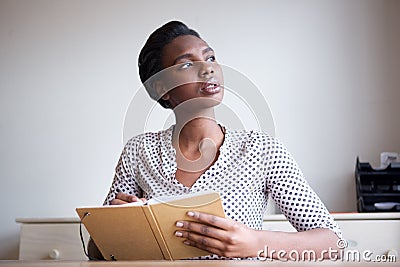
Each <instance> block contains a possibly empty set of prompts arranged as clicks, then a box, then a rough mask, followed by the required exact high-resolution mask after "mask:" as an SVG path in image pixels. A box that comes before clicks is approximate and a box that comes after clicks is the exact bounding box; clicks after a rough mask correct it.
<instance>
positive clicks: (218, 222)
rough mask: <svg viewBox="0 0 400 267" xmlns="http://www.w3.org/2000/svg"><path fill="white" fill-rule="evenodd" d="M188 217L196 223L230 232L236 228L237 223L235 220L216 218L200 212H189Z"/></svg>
mask: <svg viewBox="0 0 400 267" xmlns="http://www.w3.org/2000/svg"><path fill="white" fill-rule="evenodd" d="M187 215H188V216H189V217H191V218H193V219H195V220H196V221H199V222H202V223H205V224H209V225H212V226H215V227H218V228H221V229H225V230H228V229H230V228H231V227H232V226H234V224H235V222H234V221H233V220H230V219H227V218H223V217H219V216H215V215H212V214H209V213H204V212H198V211H189V212H188V213H187Z"/></svg>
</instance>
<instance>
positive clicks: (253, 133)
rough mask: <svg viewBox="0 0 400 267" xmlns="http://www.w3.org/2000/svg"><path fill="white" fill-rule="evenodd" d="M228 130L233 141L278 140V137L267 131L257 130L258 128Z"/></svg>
mask: <svg viewBox="0 0 400 267" xmlns="http://www.w3.org/2000/svg"><path fill="white" fill-rule="evenodd" d="M226 132H227V133H228V134H229V136H230V138H231V139H232V140H233V141H240V142H246V143H254V142H256V143H259V142H265V143H273V142H277V139H276V138H275V137H274V136H272V135H270V134H269V133H266V132H264V131H261V130H257V129H251V130H235V129H227V131H226Z"/></svg>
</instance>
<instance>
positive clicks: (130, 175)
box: [103, 139, 143, 205]
mask: <svg viewBox="0 0 400 267" xmlns="http://www.w3.org/2000/svg"><path fill="white" fill-rule="evenodd" d="M136 142H137V141H136V140H135V139H131V140H130V141H129V142H128V143H127V144H126V145H125V147H124V149H123V150H122V153H121V156H120V157H119V160H118V163H117V166H116V167H115V175H114V180H113V182H112V184H111V187H110V190H109V192H108V195H107V197H106V199H105V201H104V203H103V205H110V203H111V201H112V200H113V199H114V198H115V197H116V195H117V194H118V192H122V193H126V194H130V195H135V196H137V197H142V195H143V192H142V190H141V188H140V186H139V184H138V183H137V181H136V175H135V174H136V158H137V155H136V154H137V153H136V149H135V148H136V147H137V146H136Z"/></svg>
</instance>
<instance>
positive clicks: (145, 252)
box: [76, 192, 225, 260]
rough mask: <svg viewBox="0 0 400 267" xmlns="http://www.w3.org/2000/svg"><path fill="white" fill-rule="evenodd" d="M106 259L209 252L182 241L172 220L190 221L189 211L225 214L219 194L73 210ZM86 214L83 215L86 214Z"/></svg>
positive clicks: (180, 256)
mask: <svg viewBox="0 0 400 267" xmlns="http://www.w3.org/2000/svg"><path fill="white" fill-rule="evenodd" d="M76 211H77V213H78V215H79V217H80V218H81V220H82V223H83V224H84V225H85V227H86V229H87V230H88V232H89V234H90V235H91V237H92V239H93V240H94V242H95V243H96V245H97V246H98V248H99V250H100V252H101V253H102V255H103V257H104V258H105V259H106V260H160V259H166V260H176V259H186V258H193V257H199V256H205V255H209V254H210V253H209V252H207V251H204V250H201V249H198V248H195V247H191V246H187V245H185V244H183V240H182V239H181V238H177V237H176V236H175V231H176V230H177V228H176V227H175V223H176V222H177V221H179V220H193V219H192V218H190V217H188V216H187V215H186V213H187V212H188V211H202V212H206V213H210V214H213V215H217V216H221V217H225V214H224V211H223V207H222V203H221V199H220V195H219V193H216V192H202V193H195V194H188V195H179V196H172V197H163V198H158V199H156V198H155V199H151V200H149V201H148V202H147V203H145V204H143V203H141V202H135V203H129V204H125V205H112V206H100V207H81V208H77V209H76ZM85 214H86V215H85Z"/></svg>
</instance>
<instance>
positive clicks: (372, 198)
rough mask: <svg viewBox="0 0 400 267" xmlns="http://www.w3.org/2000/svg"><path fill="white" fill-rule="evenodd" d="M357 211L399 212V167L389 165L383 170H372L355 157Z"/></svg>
mask: <svg viewBox="0 0 400 267" xmlns="http://www.w3.org/2000/svg"><path fill="white" fill-rule="evenodd" d="M355 178H356V191H357V210H358V211H359V212H399V211H400V166H399V165H398V164H391V165H389V166H388V167H387V168H385V169H382V170H381V169H379V170H377V169H373V168H372V167H371V164H369V163H362V162H360V161H359V158H358V157H357V163H356V170H355Z"/></svg>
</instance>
